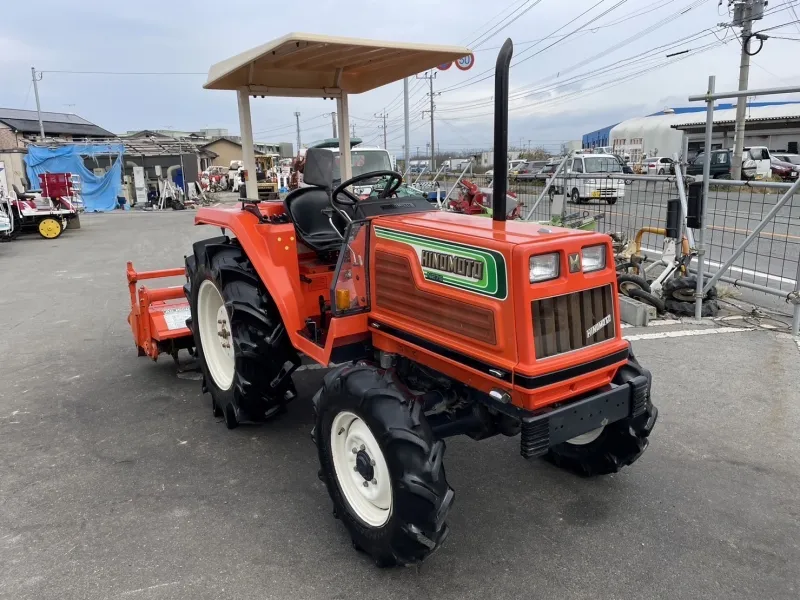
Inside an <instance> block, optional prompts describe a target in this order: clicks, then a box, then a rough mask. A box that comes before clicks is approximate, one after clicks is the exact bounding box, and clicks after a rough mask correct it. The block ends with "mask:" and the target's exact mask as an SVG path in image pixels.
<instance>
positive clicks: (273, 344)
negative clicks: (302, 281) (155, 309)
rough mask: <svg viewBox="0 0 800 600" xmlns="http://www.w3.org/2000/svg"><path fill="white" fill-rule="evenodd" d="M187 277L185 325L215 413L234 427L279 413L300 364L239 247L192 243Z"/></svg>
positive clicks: (224, 240)
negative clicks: (293, 373)
mask: <svg viewBox="0 0 800 600" xmlns="http://www.w3.org/2000/svg"><path fill="white" fill-rule="evenodd" d="M186 278H187V283H186V285H185V286H184V292H185V294H186V297H187V298H188V300H189V305H190V307H191V318H190V319H189V321H188V323H187V324H188V325H189V328H190V329H191V330H192V334H193V336H194V342H195V347H196V348H197V356H198V359H199V362H200V367H201V370H202V372H203V389H204V391H206V390H207V391H208V392H210V394H211V408H212V411H213V412H214V415H215V416H222V417H224V419H225V424H226V425H227V427H228V428H229V429H233V428H234V427H236V426H237V425H238V424H239V423H240V422H242V421H255V422H262V421H266V420H267V419H269V418H270V417H272V416H274V415H276V414H278V413H280V412H281V411H282V410H283V408H284V406H285V404H286V402H288V401H289V400H291V399H292V398H294V396H295V395H296V393H295V389H294V385H293V383H292V379H291V373H292V371H294V369H295V368H296V367H297V365H299V363H300V361H299V358H298V356H297V352H296V351H295V350H294V348H293V347H292V345H291V343H290V342H289V339H288V336H287V335H286V330H285V328H284V326H283V323H282V321H281V318H280V314H279V313H278V309H277V307H276V306H275V303H274V301H273V300H272V298H271V297H270V295H269V293H268V292H267V290H266V288H265V287H264V285H263V284H262V283H261V280H260V279H259V278H258V275H257V274H256V272H255V269H254V268H253V266H252V264H251V263H250V261H249V260H248V259H247V257H246V256H245V254H244V252H243V251H242V249H241V247H240V246H239V245H238V243H236V242H232V241H230V240H229V239H228V238H227V237H219V238H212V239H208V240H203V241H201V242H197V243H196V244H195V245H194V255H193V256H189V257H187V259H186Z"/></svg>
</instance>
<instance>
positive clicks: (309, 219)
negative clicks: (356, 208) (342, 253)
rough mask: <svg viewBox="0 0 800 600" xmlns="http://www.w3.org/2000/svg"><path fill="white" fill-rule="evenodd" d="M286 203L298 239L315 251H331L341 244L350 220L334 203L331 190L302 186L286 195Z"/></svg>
mask: <svg viewBox="0 0 800 600" xmlns="http://www.w3.org/2000/svg"><path fill="white" fill-rule="evenodd" d="M283 203H284V206H286V213H287V214H288V215H289V218H290V219H291V220H292V222H293V223H294V229H295V232H296V233H297V237H298V239H299V240H300V241H302V242H303V243H304V244H305V245H306V246H308V247H309V248H311V249H312V250H314V251H315V252H330V251H332V250H338V249H339V248H340V247H341V245H342V239H343V236H344V230H345V228H346V227H347V219H346V218H345V217H344V216H342V214H341V213H340V212H339V210H336V209H334V208H333V206H332V205H331V196H330V191H329V190H326V189H323V188H320V187H303V188H299V189H296V190H294V191H293V192H291V193H290V194H289V195H288V196H286V199H285V200H284V201H283ZM348 212H349V211H348ZM352 216H353V215H352V214H350V217H351V218H352ZM331 223H333V225H331ZM334 228H335V229H334Z"/></svg>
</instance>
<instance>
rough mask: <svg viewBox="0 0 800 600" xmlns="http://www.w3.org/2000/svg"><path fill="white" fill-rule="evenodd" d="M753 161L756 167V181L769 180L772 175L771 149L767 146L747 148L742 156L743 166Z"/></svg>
mask: <svg viewBox="0 0 800 600" xmlns="http://www.w3.org/2000/svg"><path fill="white" fill-rule="evenodd" d="M747 160H752V161H753V162H754V163H755V166H756V174H755V178H756V179H767V178H768V177H769V176H770V175H772V166H771V165H772V161H771V159H770V154H769V148H767V147H766V146H753V147H751V148H745V149H744V154H743V155H742V164H744V162H745V161H747Z"/></svg>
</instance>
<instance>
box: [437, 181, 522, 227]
mask: <svg viewBox="0 0 800 600" xmlns="http://www.w3.org/2000/svg"><path fill="white" fill-rule="evenodd" d="M458 192H459V194H458V198H455V199H452V200H450V202H449V203H448V208H449V209H450V210H451V211H453V212H457V213H463V214H466V215H486V216H489V215H491V207H492V201H491V198H490V197H489V195H488V194H487V193H486V192H484V191H483V190H481V188H479V187H478V186H477V185H476V184H475V183H473V182H472V181H470V180H469V179H462V180H461V181H459V182H458ZM506 196H507V197H508V198H510V199H511V200H512V206H513V208H512V209H511V210H510V211H509V213H508V215H507V216H508V218H509V219H520V218H522V205H521V204H520V203H519V202H518V201H517V194H516V193H514V192H508V193H507V194H506Z"/></svg>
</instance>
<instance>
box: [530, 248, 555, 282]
mask: <svg viewBox="0 0 800 600" xmlns="http://www.w3.org/2000/svg"><path fill="white" fill-rule="evenodd" d="M558 264H559V260H558V252H554V253H553V254H540V255H539V256H531V261H530V269H531V270H530V282H531V283H536V282H537V281H547V280H548V279H555V278H556V277H558Z"/></svg>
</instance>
